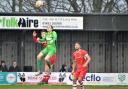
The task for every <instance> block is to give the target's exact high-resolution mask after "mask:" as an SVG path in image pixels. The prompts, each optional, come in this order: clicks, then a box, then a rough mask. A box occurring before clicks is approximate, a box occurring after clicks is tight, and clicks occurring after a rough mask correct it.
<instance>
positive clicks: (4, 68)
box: [0, 61, 8, 72]
mask: <svg viewBox="0 0 128 89" xmlns="http://www.w3.org/2000/svg"><path fill="white" fill-rule="evenodd" d="M0 70H1V71H2V72H8V69H7V67H6V64H5V61H1V68H0Z"/></svg>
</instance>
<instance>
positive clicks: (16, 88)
mask: <svg viewBox="0 0 128 89" xmlns="http://www.w3.org/2000/svg"><path fill="white" fill-rule="evenodd" d="M0 89H72V86H51V85H33V86H32V85H0ZM78 89H80V87H78ZM85 89H128V86H85Z"/></svg>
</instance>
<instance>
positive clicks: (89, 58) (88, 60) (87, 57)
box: [83, 54, 91, 67]
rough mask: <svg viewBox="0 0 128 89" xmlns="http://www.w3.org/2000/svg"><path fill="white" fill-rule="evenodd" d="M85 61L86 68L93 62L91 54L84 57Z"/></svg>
mask: <svg viewBox="0 0 128 89" xmlns="http://www.w3.org/2000/svg"><path fill="white" fill-rule="evenodd" d="M84 59H85V60H87V61H86V63H85V64H84V65H83V66H84V67H86V66H88V64H89V62H90V61H91V57H90V56H89V54H86V55H84Z"/></svg>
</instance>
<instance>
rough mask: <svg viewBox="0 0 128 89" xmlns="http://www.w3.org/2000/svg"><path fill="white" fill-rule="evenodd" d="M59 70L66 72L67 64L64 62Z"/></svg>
mask: <svg viewBox="0 0 128 89" xmlns="http://www.w3.org/2000/svg"><path fill="white" fill-rule="evenodd" d="M59 72H66V65H65V64H63V65H62V66H61V69H60V70H59Z"/></svg>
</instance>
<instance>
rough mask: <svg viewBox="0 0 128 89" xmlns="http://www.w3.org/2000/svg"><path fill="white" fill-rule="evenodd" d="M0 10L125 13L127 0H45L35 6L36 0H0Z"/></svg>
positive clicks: (127, 7)
mask: <svg viewBox="0 0 128 89" xmlns="http://www.w3.org/2000/svg"><path fill="white" fill-rule="evenodd" d="M0 2H2V3H0V12H24V13H27V12H32V13H36V12H44V13H47V12H49V13H65V12H66V13H127V9H128V0H45V3H46V5H45V6H44V7H42V8H36V7H35V2H36V0H0Z"/></svg>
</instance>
